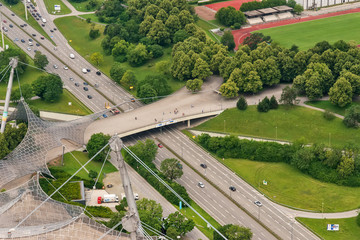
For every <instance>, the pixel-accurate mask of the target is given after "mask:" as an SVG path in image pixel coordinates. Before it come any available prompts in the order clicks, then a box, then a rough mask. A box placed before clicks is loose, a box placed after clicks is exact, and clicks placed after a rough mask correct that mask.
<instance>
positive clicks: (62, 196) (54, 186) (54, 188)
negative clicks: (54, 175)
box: [40, 172, 68, 201]
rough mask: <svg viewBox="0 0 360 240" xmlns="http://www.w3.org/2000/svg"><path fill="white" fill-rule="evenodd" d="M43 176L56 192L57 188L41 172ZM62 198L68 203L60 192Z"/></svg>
mask: <svg viewBox="0 0 360 240" xmlns="http://www.w3.org/2000/svg"><path fill="white" fill-rule="evenodd" d="M40 174H41V176H43V177H44V178H45V180H46V181H47V182H48V183H49V184H50V185H51V186H52V187H53V188H54V189H55V190H56V187H55V186H54V185H52V184H51V182H50V181H49V180H48V179H47V178H46V177H45V176H44V175H43V174H42V172H40ZM59 194H60V196H62V198H63V199H64V200H65V201H68V200H67V199H66V198H65V197H64V195H62V194H61V192H59Z"/></svg>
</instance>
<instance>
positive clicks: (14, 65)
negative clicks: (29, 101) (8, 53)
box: [0, 58, 18, 133]
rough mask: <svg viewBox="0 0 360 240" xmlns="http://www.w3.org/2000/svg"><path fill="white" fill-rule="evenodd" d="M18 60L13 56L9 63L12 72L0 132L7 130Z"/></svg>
mask: <svg viewBox="0 0 360 240" xmlns="http://www.w3.org/2000/svg"><path fill="white" fill-rule="evenodd" d="M17 61H18V60H17V58H11V59H10V63H9V65H10V66H11V72H10V77H9V83H8V87H7V90H6V97H5V105H4V113H3V116H2V122H1V129H0V133H4V131H5V125H6V121H7V117H8V109H9V104H10V96H11V88H12V84H13V78H14V69H15V68H16V66H17V63H18V62H17Z"/></svg>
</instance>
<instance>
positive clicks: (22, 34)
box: [0, 1, 142, 111]
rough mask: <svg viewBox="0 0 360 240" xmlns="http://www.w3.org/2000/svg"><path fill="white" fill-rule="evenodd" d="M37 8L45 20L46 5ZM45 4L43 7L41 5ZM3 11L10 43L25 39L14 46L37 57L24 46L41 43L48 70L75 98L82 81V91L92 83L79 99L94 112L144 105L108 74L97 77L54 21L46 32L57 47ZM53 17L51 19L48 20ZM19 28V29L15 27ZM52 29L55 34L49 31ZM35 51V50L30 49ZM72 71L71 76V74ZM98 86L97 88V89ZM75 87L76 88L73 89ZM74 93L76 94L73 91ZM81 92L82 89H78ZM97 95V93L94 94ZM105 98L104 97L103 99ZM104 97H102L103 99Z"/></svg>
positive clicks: (48, 24)
mask: <svg viewBox="0 0 360 240" xmlns="http://www.w3.org/2000/svg"><path fill="white" fill-rule="evenodd" d="M37 3H38V7H36V9H37V10H38V12H40V14H41V16H42V17H43V18H45V19H46V17H47V16H49V15H48V13H47V12H46V8H45V6H44V9H43V8H41V6H43V5H42V4H43V3H42V2H41V1H37ZM41 3H42V4H41ZM0 11H1V12H3V13H4V16H3V19H4V20H5V21H7V23H5V24H4V25H5V26H6V27H7V28H8V29H9V31H8V32H7V33H6V35H8V36H9V38H10V39H11V40H14V39H15V38H18V39H19V40H21V39H24V40H26V42H25V43H21V42H20V41H15V43H16V44H17V45H18V46H19V47H21V48H22V49H23V50H24V51H25V52H27V53H28V54H29V55H30V56H31V57H33V56H34V53H30V52H29V51H27V47H28V46H26V48H25V46H22V45H27V44H28V41H27V40H28V39H29V38H32V39H34V40H35V41H37V42H38V43H39V44H41V47H39V49H40V51H41V52H42V53H43V54H45V55H46V56H47V57H48V60H49V65H48V66H47V68H46V70H47V71H50V72H55V71H53V70H56V73H57V74H59V75H61V77H62V79H63V81H64V84H65V86H66V87H67V88H68V89H69V90H70V91H71V92H72V93H73V94H74V95H75V96H77V97H78V96H79V95H78V94H76V93H75V92H76V90H74V89H75V85H74V84H75V83H74V82H79V83H80V86H81V88H82V87H83V85H82V84H81V83H82V82H84V81H85V80H86V82H88V83H89V84H90V86H88V88H89V93H87V94H82V95H85V97H86V99H84V98H82V97H79V99H80V100H81V101H82V102H83V103H84V104H85V105H87V106H88V107H89V108H90V109H91V110H93V111H99V110H103V109H104V106H105V103H107V102H113V103H114V104H120V103H123V102H128V103H126V104H124V105H123V108H122V109H123V110H124V111H129V110H132V109H134V108H138V107H140V106H142V104H141V103H140V102H138V101H136V102H130V99H131V98H132V95H130V94H129V93H127V92H126V91H125V90H124V89H122V88H121V87H120V86H118V85H117V84H116V83H114V81H112V80H111V79H109V78H108V77H107V76H106V75H105V74H101V75H100V76H98V75H97V74H96V71H97V70H98V69H97V68H95V67H94V66H93V65H91V64H90V63H89V62H87V61H86V60H85V59H84V58H83V57H81V56H80V55H79V54H78V53H77V52H76V51H75V50H73V49H72V48H71V46H70V45H69V44H68V43H67V40H66V39H65V38H64V37H63V36H62V34H61V33H60V31H58V30H54V28H56V26H55V25H54V23H52V22H51V21H47V22H46V23H45V27H43V28H44V30H45V32H47V33H48V34H49V36H50V37H51V39H52V40H53V41H54V42H55V43H56V45H57V46H54V45H53V44H52V42H51V41H49V40H48V39H47V38H45V39H40V37H41V35H40V33H38V32H37V31H36V30H35V29H33V28H32V27H31V26H30V25H28V26H26V27H23V28H20V27H19V26H20V25H23V24H24V23H25V22H24V21H23V20H22V19H21V18H20V17H18V16H16V15H15V16H11V14H13V12H12V11H11V10H10V9H8V8H7V7H6V6H1V7H0ZM28 17H29V18H30V17H32V16H31V15H29V16H28ZM48 18H50V17H48ZM38 22H40V24H41V23H42V22H41V20H39V21H38ZM10 23H12V24H13V25H14V27H13V28H10V27H9V24H10ZM16 25H17V26H16ZM50 30H52V31H53V32H50ZM32 34H36V37H33V36H32ZM31 51H32V52H33V48H32V50H31ZM70 54H74V55H75V58H74V59H71V58H70V57H69V56H70ZM54 64H56V65H57V66H58V69H53V65H54ZM65 65H67V66H68V67H69V70H65V69H64V68H63V67H64V66H65ZM83 68H86V69H90V72H88V73H86V74H84V73H83V72H82V69H83ZM68 72H69V73H68ZM65 76H70V77H72V78H74V79H75V80H74V82H71V81H70V82H69V78H68V77H65ZM95 84H96V86H98V87H96V89H95V87H94V86H95ZM71 85H73V86H74V87H72V86H71ZM73 91H74V92H73ZM78 91H79V90H78ZM95 92H98V93H97V94H95ZM100 93H101V94H100ZM89 94H90V95H91V96H92V97H93V98H92V99H91V100H90V101H89V99H87V95H89ZM101 95H102V96H101ZM100 96H101V97H100Z"/></svg>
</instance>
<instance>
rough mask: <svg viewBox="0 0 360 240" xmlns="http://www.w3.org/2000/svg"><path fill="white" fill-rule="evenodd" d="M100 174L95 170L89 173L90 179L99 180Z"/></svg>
mask: <svg viewBox="0 0 360 240" xmlns="http://www.w3.org/2000/svg"><path fill="white" fill-rule="evenodd" d="M97 176H98V173H97V172H96V171H94V170H90V171H89V178H97Z"/></svg>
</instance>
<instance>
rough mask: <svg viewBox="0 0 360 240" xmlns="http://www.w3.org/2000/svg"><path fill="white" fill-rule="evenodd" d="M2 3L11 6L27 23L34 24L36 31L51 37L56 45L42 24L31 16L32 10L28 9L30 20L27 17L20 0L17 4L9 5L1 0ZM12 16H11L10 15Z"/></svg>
mask: <svg viewBox="0 0 360 240" xmlns="http://www.w3.org/2000/svg"><path fill="white" fill-rule="evenodd" d="M0 2H1V3H3V4H4V5H6V6H7V7H10V9H11V11H13V12H14V13H15V14H16V15H18V16H19V17H20V18H22V19H23V20H24V21H25V22H26V23H27V24H29V25H30V26H32V27H33V28H34V29H35V30H36V31H38V32H39V33H40V34H41V35H43V36H44V37H46V38H47V39H49V40H50V41H51V42H52V43H53V44H54V45H55V43H54V42H53V40H52V39H51V38H50V37H49V35H48V34H47V33H46V32H45V31H44V29H43V28H42V27H41V26H40V24H39V23H38V22H37V21H36V20H35V19H34V18H33V17H32V16H31V14H30V12H29V11H28V20H26V18H25V12H24V4H23V3H21V2H19V3H18V4H15V5H11V6H10V5H9V4H7V3H5V1H4V0H0ZM8 17H11V16H8Z"/></svg>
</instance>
